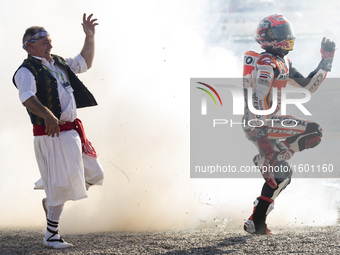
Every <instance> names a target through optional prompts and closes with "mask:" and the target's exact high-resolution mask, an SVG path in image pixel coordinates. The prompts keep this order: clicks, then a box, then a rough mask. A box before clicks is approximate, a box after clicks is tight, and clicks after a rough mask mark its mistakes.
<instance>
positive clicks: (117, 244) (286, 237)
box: [0, 225, 340, 255]
mask: <svg viewBox="0 0 340 255" xmlns="http://www.w3.org/2000/svg"><path fill="white" fill-rule="evenodd" d="M272 230H273V231H274V232H276V234H275V235H272V236H255V235H249V234H247V233H245V232H243V231H242V230H241V229H240V228H237V229H236V228H221V227H214V228H213V227H207V228H204V229H197V230H192V231H178V232H101V233H89V234H80V235H66V236H64V239H65V240H66V241H67V242H70V243H73V244H74V247H72V248H69V249H65V250H53V249H48V248H45V247H44V246H43V245H42V238H43V233H42V231H41V229H9V228H6V229H0V254H1V255H2V254H72V255H73V254H167V255H171V254H180V255H184V254H259V255H260V254H340V238H339V237H340V236H339V235H340V225H336V226H329V227H297V228H294V227H289V228H276V229H275V228H274V229H272Z"/></svg>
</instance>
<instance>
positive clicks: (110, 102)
mask: <svg viewBox="0 0 340 255" xmlns="http://www.w3.org/2000/svg"><path fill="white" fill-rule="evenodd" d="M37 2H40V3H43V1H37ZM15 3H20V4H19V5H18V6H20V8H15V7H14V6H15ZM60 3H61V4H60V5H58V6H54V12H39V13H41V15H39V16H36V15H33V14H32V12H33V11H34V12H37V9H36V8H38V9H39V8H40V7H36V8H35V9H34V10H33V9H32V10H31V11H28V10H30V8H32V7H30V6H29V5H28V3H26V2H24V1H12V2H11V3H9V2H7V3H6V5H5V6H4V9H2V11H1V12H3V13H2V14H3V15H2V16H3V17H4V18H7V19H9V21H12V22H8V24H11V25H10V26H9V27H8V28H2V30H4V31H3V33H5V34H11V35H12V36H11V37H10V38H11V39H10V40H13V42H12V44H11V46H10V48H9V51H8V52H5V57H6V58H7V59H8V63H6V65H5V64H4V63H2V64H1V65H2V66H1V67H2V68H3V69H2V70H6V72H4V75H3V76H2V77H1V78H0V79H1V82H2V84H3V86H4V87H5V89H4V90H5V92H6V93H3V94H2V95H1V100H2V102H4V107H3V109H2V110H1V116H2V119H3V125H2V127H1V129H0V138H1V141H2V142H3V146H2V147H1V148H0V157H1V162H2V167H1V168H0V174H1V176H3V177H2V181H1V185H0V194H1V196H0V202H1V204H3V205H4V206H3V208H4V209H3V210H2V213H1V218H2V220H1V222H0V226H16V227H27V226H41V227H42V228H43V227H44V224H45V221H44V213H43V210H42V208H41V205H40V200H41V199H42V198H43V196H44V193H43V192H42V191H33V189H32V188H33V183H34V181H36V180H37V179H38V178H39V172H38V169H37V166H36V163H35V158H34V153H33V144H32V139H33V138H32V136H31V125H30V124H29V118H28V116H27V114H26V112H25V109H24V108H23V107H22V106H21V105H20V102H19V99H18V97H17V92H16V90H15V88H14V86H13V85H12V84H11V78H12V74H13V73H14V71H15V70H16V68H17V67H18V66H19V65H20V63H21V61H22V60H23V59H24V58H25V53H24V51H23V50H22V49H21V48H20V47H21V43H20V40H21V37H22V34H23V32H24V30H25V29H26V27H28V26H31V25H43V26H45V28H46V29H47V30H48V31H49V32H50V33H51V37H52V40H53V45H54V49H53V53H56V54H60V55H62V56H65V57H67V56H74V55H76V54H77V53H78V52H79V51H80V49H81V47H82V44H83V38H84V36H83V32H82V28H81V25H80V23H81V17H82V13H83V12H87V13H90V12H93V13H94V14H95V17H97V18H98V22H99V23H100V25H99V26H98V27H97V35H96V56H95V61H94V66H93V68H92V69H91V70H89V71H88V73H86V74H82V75H80V76H79V77H80V78H81V80H83V81H84V83H85V84H86V85H87V86H88V87H89V88H90V90H91V91H92V92H93V94H94V95H95V97H96V98H97V101H98V102H99V106H98V107H93V108H88V109H81V110H79V112H78V113H79V117H80V118H81V119H82V120H83V122H84V125H85V128H86V131H87V136H88V138H89V139H90V140H91V142H92V143H93V144H94V146H95V147H96V149H97V152H98V153H99V155H100V160H101V162H102V164H103V166H104V169H105V174H106V176H105V177H106V178H105V182H104V185H103V186H102V187H93V188H91V189H90V191H89V193H88V194H89V198H88V199H84V200H81V201H76V202H67V203H66V206H65V211H64V213H63V215H62V219H61V229H62V233H78V232H85V233H86V232H95V231H119V230H127V231H142V230H149V231H160V230H185V229H190V228H195V227H204V226H215V225H217V226H222V227H231V226H241V225H242V224H243V220H244V219H246V218H247V217H248V216H249V215H250V213H251V211H252V202H253V200H254V199H255V198H256V197H257V196H258V195H259V194H260V190H261V187H262V184H263V180H262V179H261V178H259V179H249V180H248V179H247V180H240V179H232V180H230V179H219V180H215V179H213V180H207V179H200V180H199V179H194V180H193V179H190V177H189V158H190V154H189V153H190V148H189V130H190V112H189V102H190V94H189V84H190V78H191V77H241V75H242V54H243V52H240V51H239V49H240V48H242V46H239V45H236V44H235V43H233V42H232V41H228V42H227V44H228V48H224V47H222V46H214V45H209V44H208V43H207V42H206V40H205V38H204V37H203V35H205V34H206V31H205V29H206V26H205V22H206V20H205V17H206V13H205V9H206V6H207V5H208V2H207V1H185V2H183V1H147V2H146V3H145V1H144V2H141V1H128V2H122V1H119V2H118V1H97V3H96V5H93V4H92V1H81V4H80V5H79V3H80V1H79V2H75V3H74V2H72V3H69V2H68V5H67V6H68V8H67V10H66V9H65V8H63V4H62V3H64V4H66V1H61V2H60ZM37 6H38V5H37ZM79 6H82V7H81V8H79ZM41 8H42V7H41ZM44 8H45V7H44ZM59 13H64V14H63V19H62V20H59V18H60V15H59ZM9 14H10V15H9ZM13 18H14V19H13ZM260 18H262V17H260ZM306 22H308V21H306ZM0 43H2V44H4V42H0ZM7 43H8V42H7ZM253 45H254V44H252V46H253ZM2 46H4V45H2ZM244 47H245V48H246V50H248V48H247V46H246V45H245V46H244ZM235 49H238V50H235ZM253 50H259V49H258V48H256V49H253ZM305 54H308V53H305ZM295 56H296V55H295ZM314 66H315V65H313V66H311V67H310V69H311V70H312V69H313V68H314ZM8 109H11V110H10V111H8ZM239 134H240V135H242V138H240V139H237V140H241V139H242V144H247V145H249V146H253V145H251V144H250V143H248V141H246V139H245V138H244V137H243V134H242V132H239ZM237 140H236V141H231V144H235V143H236V142H237ZM236 146H237V145H236ZM254 153H256V151H255V148H254ZM306 153H308V152H306ZM226 154H227V155H231V154H232V147H231V150H230V152H228V153H226ZM232 157H239V160H240V162H241V161H242V162H243V161H244V160H246V161H247V162H251V159H252V157H253V155H232ZM316 187H317V188H316ZM325 193H326V191H325V188H324V185H323V184H322V183H321V182H320V181H316V180H293V182H292V184H291V185H290V186H288V188H287V189H286V190H285V191H283V193H282V195H281V196H279V198H278V199H277V205H276V209H275V210H274V211H273V212H272V214H271V215H270V216H269V224H272V225H284V224H292V225H296V224H301V222H302V221H303V224H307V225H308V224H310V225H313V224H316V225H318V224H319V225H323V224H333V223H334V222H335V220H336V217H337V215H336V211H335V209H334V203H333V201H330V200H329V199H328V196H326V198H327V199H325ZM297 197H300V198H301V199H297ZM311 200H313V203H314V204H317V205H318V206H316V207H311V206H310V205H311V202H310V201H311ZM328 201H330V202H328ZM319 205H320V206H319ZM307 214H308V216H307Z"/></svg>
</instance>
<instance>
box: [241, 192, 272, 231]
mask: <svg viewBox="0 0 340 255" xmlns="http://www.w3.org/2000/svg"><path fill="white" fill-rule="evenodd" d="M273 209H274V200H272V199H270V198H267V197H265V196H260V197H258V198H257V199H256V200H255V201H254V210H253V213H252V215H250V217H249V219H248V220H246V222H245V223H244V226H243V228H244V230H245V231H246V232H248V233H250V234H257V235H271V234H272V232H271V231H270V229H268V227H267V224H266V219H267V215H268V214H269V213H270V212H271V211H272V210H273Z"/></svg>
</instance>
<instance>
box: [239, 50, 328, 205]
mask: <svg viewBox="0 0 340 255" xmlns="http://www.w3.org/2000/svg"><path fill="white" fill-rule="evenodd" d="M324 65H325V64H324V62H323V60H321V62H320V64H319V66H318V67H317V68H316V69H315V70H314V71H313V72H311V73H310V74H309V75H308V77H306V78H305V77H303V75H302V74H300V73H299V72H298V71H297V70H296V69H295V68H294V67H293V66H292V63H291V61H290V60H289V59H288V58H287V57H281V56H275V55H273V54H271V53H268V52H264V53H261V54H260V53H256V52H253V51H247V52H246V53H245V56H244V66H243V68H244V69H243V88H244V96H245V101H246V103H245V110H244V116H243V120H244V123H245V126H244V127H243V130H244V132H245V134H246V137H247V138H248V139H249V140H251V141H252V142H253V143H254V144H255V145H256V146H257V148H258V149H259V151H260V153H261V150H260V148H259V146H258V143H257V141H258V140H259V139H260V138H262V137H261V132H262V131H260V130H261V128H260V126H262V127H263V126H264V127H266V134H265V135H267V136H268V138H269V139H270V140H271V141H272V143H273V145H274V146H276V148H279V149H283V150H285V149H287V150H285V151H291V152H292V153H294V152H299V151H302V150H304V149H309V148H313V147H315V146H316V145H318V144H319V143H320V142H321V137H322V129H321V127H320V126H319V125H318V124H317V123H315V122H311V121H307V120H303V119H299V118H296V117H293V116H288V115H278V112H279V110H280V106H281V90H282V88H285V87H286V86H287V83H289V84H290V85H292V86H294V87H299V88H305V89H307V90H309V91H310V92H311V93H314V92H315V91H316V90H317V88H318V87H319V85H320V84H321V83H322V81H323V80H324V79H325V78H326V75H327V72H326V71H325V70H324V69H326V68H324V69H323V66H324ZM326 70H327V69H326ZM248 88H252V95H249V96H251V97H252V104H253V107H254V108H255V109H257V110H260V111H264V110H269V109H271V107H272V104H273V88H277V93H278V94H277V107H276V109H275V111H274V112H273V113H272V114H269V115H256V114H254V113H252V112H251V111H250V110H249V107H248V103H247V99H248V93H250V91H251V90H247V89H248ZM248 91H249V92H248ZM259 131H260V132H259ZM288 158H289V157H288ZM280 160H281V164H283V163H286V162H285V155H283V156H282V158H281V159H280ZM286 164H287V163H286ZM287 165H288V164H287ZM290 177H291V173H289V174H288V175H287V174H284V175H283V176H280V177H279V178H278V179H277V178H276V177H275V179H276V182H277V184H278V187H277V188H276V189H275V192H274V189H272V188H268V190H267V192H264V193H265V194H262V195H265V196H266V197H269V198H271V199H274V198H275V197H276V196H277V195H278V194H279V193H280V191H281V190H282V189H284V188H285V186H286V185H288V184H289V182H290ZM280 184H281V185H280Z"/></svg>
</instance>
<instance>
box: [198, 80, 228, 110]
mask: <svg viewBox="0 0 340 255" xmlns="http://www.w3.org/2000/svg"><path fill="white" fill-rule="evenodd" d="M197 83H198V84H201V85H203V86H206V87H207V88H209V89H210V90H211V91H212V92H214V94H215V95H216V96H217V98H218V100H219V101H220V104H221V106H222V100H221V98H220V95H219V94H218V93H217V91H216V90H215V89H214V88H213V87H212V86H210V85H208V84H205V83H203V82H197ZM196 88H198V89H200V90H203V91H204V92H206V93H207V94H208V95H209V96H210V97H211V98H212V99H213V100H214V103H215V105H217V103H216V100H215V98H214V96H213V94H212V93H211V92H210V91H209V90H207V89H204V88H200V87H196Z"/></svg>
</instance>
